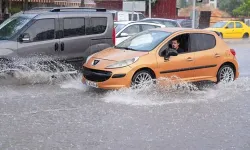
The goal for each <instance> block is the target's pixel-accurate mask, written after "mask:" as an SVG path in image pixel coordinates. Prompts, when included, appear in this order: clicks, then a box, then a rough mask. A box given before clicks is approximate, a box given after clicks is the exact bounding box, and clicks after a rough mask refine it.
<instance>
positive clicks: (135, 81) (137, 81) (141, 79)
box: [131, 70, 154, 88]
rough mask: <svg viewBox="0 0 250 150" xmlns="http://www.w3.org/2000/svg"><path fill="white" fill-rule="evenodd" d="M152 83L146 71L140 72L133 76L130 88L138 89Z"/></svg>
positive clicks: (150, 76) (149, 74) (151, 78)
mask: <svg viewBox="0 0 250 150" xmlns="http://www.w3.org/2000/svg"><path fill="white" fill-rule="evenodd" d="M152 83H154V80H153V76H152V74H151V73H150V72H149V71H147V70H141V71H138V72H136V73H135V74H134V76H133V78H132V84H131V86H132V87H134V88H138V87H139V88H140V87H142V86H145V85H150V84H152Z"/></svg>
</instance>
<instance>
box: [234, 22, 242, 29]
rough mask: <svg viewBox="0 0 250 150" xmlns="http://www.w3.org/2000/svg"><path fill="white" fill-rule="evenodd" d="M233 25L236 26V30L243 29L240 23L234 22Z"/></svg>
mask: <svg viewBox="0 0 250 150" xmlns="http://www.w3.org/2000/svg"><path fill="white" fill-rule="evenodd" d="M235 24H236V28H242V27H243V26H242V24H241V23H240V22H236V23H235Z"/></svg>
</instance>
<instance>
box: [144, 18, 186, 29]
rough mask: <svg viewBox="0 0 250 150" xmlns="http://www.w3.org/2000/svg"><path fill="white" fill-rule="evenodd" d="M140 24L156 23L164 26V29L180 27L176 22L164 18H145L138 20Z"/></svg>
mask: <svg viewBox="0 0 250 150" xmlns="http://www.w3.org/2000/svg"><path fill="white" fill-rule="evenodd" d="M140 22H149V23H158V24H162V25H165V26H166V27H181V25H180V24H179V23H178V22H177V21H176V20H173V19H165V18H145V19H142V20H140Z"/></svg>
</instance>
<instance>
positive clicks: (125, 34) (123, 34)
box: [121, 33, 129, 37]
mask: <svg viewBox="0 0 250 150" xmlns="http://www.w3.org/2000/svg"><path fill="white" fill-rule="evenodd" d="M127 36H129V35H128V33H121V37H127Z"/></svg>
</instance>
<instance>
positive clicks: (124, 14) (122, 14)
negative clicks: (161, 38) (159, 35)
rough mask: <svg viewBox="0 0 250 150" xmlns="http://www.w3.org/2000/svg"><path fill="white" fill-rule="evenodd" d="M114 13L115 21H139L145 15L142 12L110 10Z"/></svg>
mask: <svg viewBox="0 0 250 150" xmlns="http://www.w3.org/2000/svg"><path fill="white" fill-rule="evenodd" d="M109 12H111V13H112V14H113V18H114V21H139V20H141V19H144V18H145V16H144V14H142V13H141V12H131V11H117V10H109Z"/></svg>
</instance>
